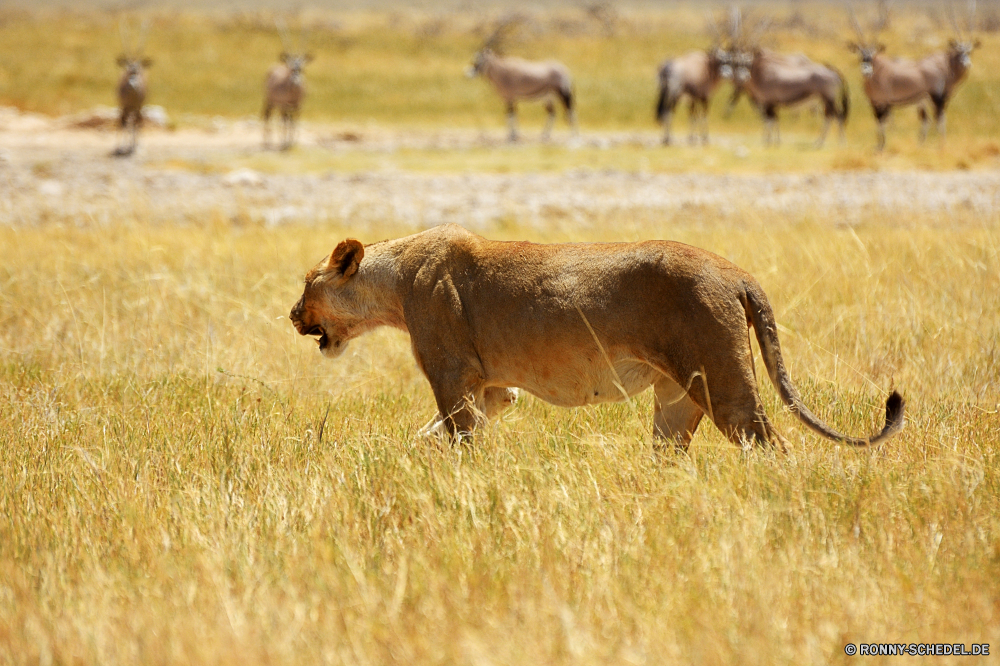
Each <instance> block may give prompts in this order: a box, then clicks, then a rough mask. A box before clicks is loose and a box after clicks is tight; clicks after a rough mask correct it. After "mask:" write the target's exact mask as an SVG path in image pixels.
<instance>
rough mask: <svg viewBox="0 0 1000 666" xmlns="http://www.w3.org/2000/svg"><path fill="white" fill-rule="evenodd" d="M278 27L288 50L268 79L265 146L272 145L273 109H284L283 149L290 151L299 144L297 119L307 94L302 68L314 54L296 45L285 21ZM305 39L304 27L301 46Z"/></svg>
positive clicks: (265, 98) (265, 108) (265, 100)
mask: <svg viewBox="0 0 1000 666" xmlns="http://www.w3.org/2000/svg"><path fill="white" fill-rule="evenodd" d="M275 26H276V27H277V28H278V34H279V35H280V36H281V42H282V45H283V46H284V51H282V52H281V55H279V56H278V59H279V60H280V61H281V63H280V64H276V65H274V66H273V67H271V69H270V71H268V73H267V79H265V81H264V109H263V111H262V112H261V116H262V117H263V121H264V147H265V148H268V147H269V146H270V145H271V111H272V110H274V109H275V108H277V109H278V110H279V111H280V112H281V126H282V137H281V149H282V150H287V149H289V148H291V147H292V145H293V144H294V143H295V122H296V120H297V119H298V115H299V108H300V106H301V105H302V100H303V99H304V98H305V96H306V80H305V75H304V74H303V73H302V68H303V67H305V66H306V64H307V63H309V62H311V61H312V59H313V56H312V54H311V53H308V52H306V51H305V49H304V48H300V49H295V48H294V47H293V45H292V41H291V39H289V37H288V31H287V30H286V29H285V25H284V22H283V21H275ZM305 41H306V35H305V29H303V31H302V39H301V40H300V46H301V45H302V44H304V43H305Z"/></svg>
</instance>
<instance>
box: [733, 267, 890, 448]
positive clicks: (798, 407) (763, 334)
mask: <svg viewBox="0 0 1000 666" xmlns="http://www.w3.org/2000/svg"><path fill="white" fill-rule="evenodd" d="M744 294H745V298H746V301H745V302H744V304H743V306H744V308H745V309H746V313H747V319H748V320H749V321H750V323H752V324H753V328H754V331H756V335H757V344H759V345H760V351H761V354H762V355H763V356H764V365H765V366H766V367H767V374H768V375H769V376H770V377H771V383H773V384H774V387H775V388H776V389H777V390H778V393H779V394H780V395H781V401H782V402H784V403H785V405H786V406H787V407H788V408H789V409H791V410H792V411H793V412H794V413H795V415H796V416H798V417H799V420H800V421H802V422H803V423H804V424H806V425H807V426H808V427H809V428H811V429H812V430H814V431H815V432H817V433H819V434H820V435H822V436H824V437H826V438H828V439H832V440H834V441H837V442H841V443H843V444H848V445H850V446H868V445H871V444H878V443H880V442H883V441H885V440H887V439H889V438H890V437H892V436H893V435H895V434H896V433H898V432H899V431H900V430H902V428H903V423H904V421H905V418H904V415H903V412H904V408H905V405H906V401H904V400H903V396H901V395H900V394H899V393H898V392H896V391H893V392H892V395H890V396H889V399H888V400H886V402H885V426H883V427H882V431H881V432H879V433H878V434H877V435H873V436H871V437H863V438H862V437H849V436H847V435H843V434H841V433H839V432H837V431H836V430H834V429H833V428H831V427H830V426H828V425H827V424H825V423H823V422H822V421H821V420H820V419H819V417H817V416H816V415H815V414H813V413H812V412H811V411H809V409H808V408H806V406H805V405H803V404H802V399H801V398H800V397H799V394H798V392H797V391H796V390H795V387H794V386H793V385H792V379H791V377H789V376H788V371H787V370H785V363H784V360H783V359H782V357H781V345H780V344H779V343H778V326H777V324H776V323H775V321H774V312H773V311H772V310H771V304H770V303H769V302H768V300H767V296H765V295H764V291H763V290H762V289H761V288H760V285H758V284H757V283H756V282H750V283H747V284H746V290H745V292H744Z"/></svg>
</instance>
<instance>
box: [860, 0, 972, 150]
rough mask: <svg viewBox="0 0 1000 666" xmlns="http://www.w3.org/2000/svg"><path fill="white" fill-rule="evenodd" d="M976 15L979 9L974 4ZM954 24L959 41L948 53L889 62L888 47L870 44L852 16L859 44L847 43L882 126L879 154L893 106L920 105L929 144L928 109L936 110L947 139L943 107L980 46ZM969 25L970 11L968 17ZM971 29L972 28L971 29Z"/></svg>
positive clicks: (954, 41)
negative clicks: (856, 59)
mask: <svg viewBox="0 0 1000 666" xmlns="http://www.w3.org/2000/svg"><path fill="white" fill-rule="evenodd" d="M971 7H972V10H973V11H974V8H975V5H974V3H973V4H972V6H971ZM952 23H953V26H954V28H955V31H956V33H957V37H958V39H952V40H950V41H949V42H948V50H947V51H939V52H937V53H932V54H931V55H928V56H926V57H924V58H922V59H921V60H919V61H914V60H909V59H905V58H889V57H887V56H885V55H883V52H884V51H885V46H884V45H883V44H881V43H879V42H878V35H877V33H876V34H875V35H873V36H872V37H871V38H866V37H865V34H864V31H863V30H862V29H861V26H860V25H858V21H857V18H856V17H855V16H854V12H853V11H852V12H851V25H852V27H853V28H854V30H855V32H856V33H857V35H858V39H859V41H858V42H849V43H848V48H850V49H851V50H852V51H854V52H855V53H857V54H858V56H859V57H860V59H861V75H862V76H863V77H864V87H865V94H866V95H868V100H869V101H870V102H871V105H872V111H873V112H874V113H875V119H876V120H877V121H878V150H880V151H881V150H882V149H883V148H885V123H886V120H887V119H888V117H889V113H890V112H891V111H892V107H894V106H907V105H909V104H917V105H918V107H917V113H918V115H919V116H920V140H921V141H923V140H924V139H925V138H927V129H928V125H929V123H930V115H929V114H928V112H927V108H926V104H927V102H928V101H929V102H930V103H931V104H933V105H934V119H935V120H936V121H937V126H938V132H939V134H940V135H941V136H942V137H943V136H944V133H945V116H944V110H945V106H947V104H948V100H950V99H951V96H952V94H954V91H955V88H956V87H957V86H958V84H959V83H961V82H962V81H963V80H964V79H965V76H966V74H967V73H968V71H969V68H970V67H971V66H972V59H971V58H970V54H971V53H972V51H973V49H975V48H977V47H978V46H979V40H978V39H972V38H971V36H967V35H963V34H962V31H961V29H960V28H959V27H958V23H957V22H956V21H954V16H952ZM970 23H971V11H970ZM970 27H971V26H970Z"/></svg>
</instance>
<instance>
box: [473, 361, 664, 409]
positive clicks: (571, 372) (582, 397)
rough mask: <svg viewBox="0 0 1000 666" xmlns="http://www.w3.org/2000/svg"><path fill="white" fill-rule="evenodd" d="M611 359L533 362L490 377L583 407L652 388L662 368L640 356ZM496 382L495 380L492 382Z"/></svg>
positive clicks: (555, 401) (551, 399)
mask: <svg viewBox="0 0 1000 666" xmlns="http://www.w3.org/2000/svg"><path fill="white" fill-rule="evenodd" d="M613 366H614V369H613V370H612V368H611V367H610V366H609V364H608V361H607V360H606V359H605V358H604V357H603V356H599V357H598V358H596V359H577V360H575V361H571V362H568V363H546V364H544V365H538V364H534V365H532V366H530V367H528V368H522V369H519V370H517V371H514V372H511V373H510V375H511V376H508V377H497V378H491V379H494V380H499V381H497V382H496V383H498V384H501V385H505V386H511V387H516V388H520V389H524V390H525V391H527V392H528V393H531V394H532V395H534V396H537V397H539V398H541V399H542V400H544V401H546V402H550V403H552V404H553V405H557V406H559V407H580V406H582V405H593V404H596V403H600V402H620V401H622V400H625V399H626V396H627V397H632V396H633V395H635V394H637V393H641V392H642V391H644V390H646V389H647V388H649V387H650V386H651V385H652V384H653V382H655V381H656V378H657V376H658V375H659V372H658V371H657V370H655V369H654V368H653V367H652V366H650V365H649V364H648V363H645V362H643V361H640V360H637V359H618V360H615V361H613ZM491 383H493V382H491Z"/></svg>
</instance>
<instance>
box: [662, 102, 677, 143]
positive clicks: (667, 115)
mask: <svg viewBox="0 0 1000 666" xmlns="http://www.w3.org/2000/svg"><path fill="white" fill-rule="evenodd" d="M673 115H674V110H673V109H672V108H670V107H668V108H666V109H665V110H664V111H663V118H662V119H661V121H660V122H662V123H663V145H664V146H669V145H670V123H671V121H672V120H673Z"/></svg>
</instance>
